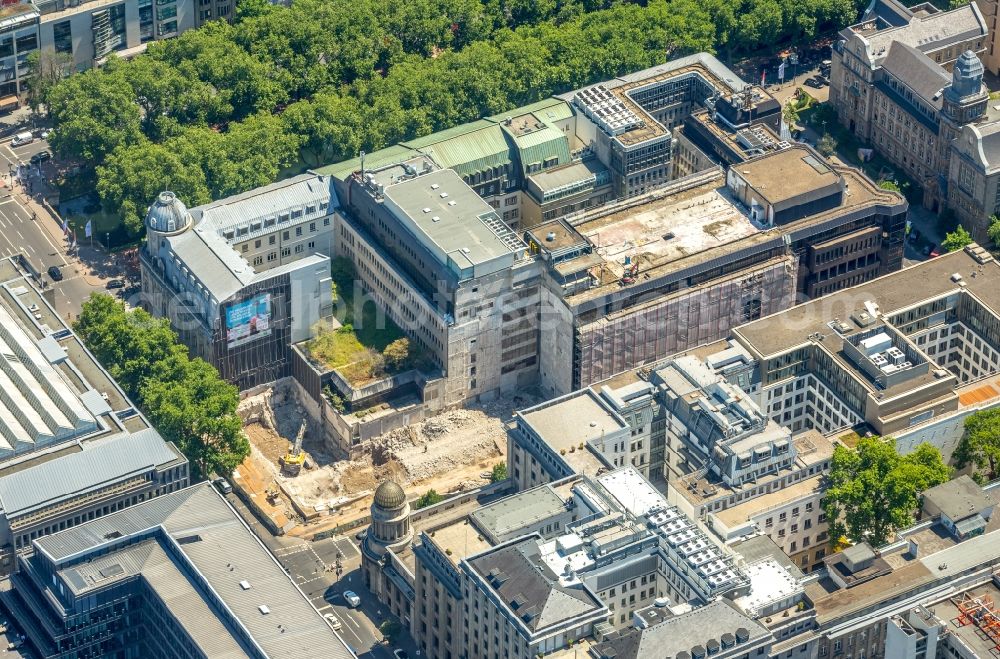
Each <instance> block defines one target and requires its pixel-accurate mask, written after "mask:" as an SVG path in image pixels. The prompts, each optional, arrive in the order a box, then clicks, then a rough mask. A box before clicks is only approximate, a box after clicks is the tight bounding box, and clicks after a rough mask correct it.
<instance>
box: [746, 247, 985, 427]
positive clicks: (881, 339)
mask: <svg viewBox="0 0 1000 659" xmlns="http://www.w3.org/2000/svg"><path fill="white" fill-rule="evenodd" d="M997 267H998V266H997V263H996V261H995V260H994V259H993V258H992V257H991V256H990V255H989V253H988V252H986V251H985V250H983V249H982V248H981V247H979V246H978V245H976V244H972V245H970V246H968V247H966V248H965V249H964V250H959V251H957V252H954V253H951V254H946V255H944V256H942V257H939V258H937V259H934V260H932V261H929V262H926V263H923V264H920V265H918V266H917V267H914V268H909V269H905V270H902V271H900V272H898V273H893V274H891V275H888V276H885V277H882V278H880V279H877V280H875V281H872V282H868V283H866V284H862V285H860V286H857V287H855V288H852V289H848V290H846V291H841V292H839V293H836V294H834V296H833V297H830V298H827V299H825V300H814V301H812V302H808V303H806V304H803V305H800V306H798V307H795V308H792V309H789V310H787V311H784V312H781V313H778V314H775V315H773V316H770V317H768V318H763V319H761V320H758V321H755V322H753V323H749V324H747V325H743V326H741V327H738V328H736V329H735V330H734V331H733V336H734V338H735V340H736V341H737V342H738V343H739V344H740V345H742V346H743V348H744V349H746V350H747V352H749V353H750V354H751V355H752V356H753V360H754V361H755V362H756V363H757V364H758V365H759V382H760V388H759V389H758V390H757V391H756V392H755V393H754V394H753V395H754V396H755V399H756V402H757V404H758V405H759V406H760V407H761V409H764V410H767V413H768V414H770V416H771V418H772V419H774V420H775V421H778V422H779V423H782V424H790V426H791V428H792V430H793V432H794V431H797V430H798V429H801V428H813V429H816V430H818V431H819V432H821V433H823V434H827V435H829V434H831V433H834V432H839V431H844V430H848V429H850V428H852V427H854V426H859V425H863V426H864V427H865V428H868V429H870V430H871V432H873V433H874V434H877V435H894V434H896V433H899V432H903V431H907V430H908V429H910V428H911V427H913V426H916V425H917V424H920V423H925V422H928V421H930V420H932V419H937V418H939V417H941V416H945V415H949V414H951V413H954V412H956V411H958V410H959V409H960V407H964V406H965V405H966V404H968V399H967V400H966V403H963V402H962V400H961V399H962V394H963V393H964V392H965V391H969V390H972V389H975V388H977V387H976V385H974V384H973V383H974V382H975V381H977V380H981V379H983V378H985V377H986V376H990V375H993V374H995V373H996V372H997V370H998V360H1000V351H998V350H997V348H996V347H995V346H1000V336H995V334H996V329H997V326H998V325H997V304H996V301H994V300H993V292H992V284H991V282H992V280H993V279H994V278H995V277H996V276H997ZM966 385H970V386H968V387H966ZM980 386H981V385H980Z"/></svg>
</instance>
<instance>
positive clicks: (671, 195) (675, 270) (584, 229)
mask: <svg viewBox="0 0 1000 659" xmlns="http://www.w3.org/2000/svg"><path fill="white" fill-rule="evenodd" d="M835 169H836V171H837V172H838V173H840V175H841V176H843V178H844V182H845V191H844V194H843V197H842V199H841V203H840V205H839V206H837V207H835V208H831V209H829V210H826V211H822V212H819V213H816V214H814V215H809V216H807V217H804V218H800V219H798V220H795V221H794V222H790V223H788V224H786V225H784V226H781V227H775V228H772V229H768V230H766V231H764V230H756V231H754V232H749V233H748V235H744V236H742V237H739V238H733V239H729V240H720V241H717V242H716V243H715V244H708V243H706V244H705V249H702V250H698V251H693V252H684V253H681V251H680V250H678V251H676V252H675V253H673V254H670V255H668V256H667V257H665V258H660V259H655V258H654V259H649V258H645V259H644V258H643V257H642V256H641V255H640V256H639V259H640V272H641V273H642V277H640V280H639V281H637V282H636V283H635V284H626V285H624V286H623V285H622V281H621V271H622V270H621V265H620V264H618V265H613V264H608V263H606V264H604V268H606V269H607V272H602V273H600V284H599V285H597V286H594V287H592V288H589V289H586V290H584V291H581V292H579V293H575V294H573V295H569V296H567V297H566V302H567V303H568V304H570V305H572V306H574V307H578V306H580V305H584V304H589V303H592V302H593V301H595V300H600V299H601V298H607V297H611V296H616V297H621V298H624V297H626V296H628V295H629V294H630V292H629V289H630V288H632V287H635V286H648V285H649V282H648V281H647V280H648V279H654V278H655V279H659V280H662V281H671V280H672V279H673V278H683V277H685V276H686V275H687V274H689V273H690V272H692V270H693V269H696V268H698V267H700V266H701V264H704V263H705V262H707V261H712V262H721V261H725V260H728V259H738V258H742V257H743V255H745V250H747V249H755V248H762V247H763V246H766V245H771V246H777V245H778V242H779V241H780V240H781V237H782V235H783V234H789V233H792V234H794V233H795V232H798V231H801V230H805V229H807V228H809V227H812V226H814V225H821V224H824V223H827V222H829V221H830V220H833V219H835V218H839V217H844V216H846V215H847V214H848V213H850V212H851V211H860V210H862V209H867V208H871V207H872V206H873V205H876V204H877V205H880V206H883V207H898V206H900V205H903V204H905V203H906V200H905V199H903V197H902V196H901V195H899V194H897V193H894V192H890V191H888V190H882V189H881V188H879V187H878V186H876V185H875V184H874V183H873V182H872V181H871V179H869V178H868V177H866V176H865V175H864V174H863V173H861V172H860V171H858V170H856V169H853V168H850V167H837V168H835ZM719 176H720V179H717V180H716V181H715V182H714V183H711V184H701V185H697V186H693V187H691V188H689V189H687V190H682V191H670V190H666V191H664V190H661V189H657V190H654V191H652V192H648V193H646V196H645V197H643V198H642V201H641V202H638V203H637V201H636V200H635V199H630V200H626V202H620V203H619V204H617V205H612V206H613V207H614V208H617V210H613V211H611V212H610V213H609V212H608V211H607V209H606V208H597V209H594V210H592V211H588V212H585V213H584V214H583V215H582V216H581V217H580V218H579V219H578V220H574V226H576V227H577V229H578V230H580V231H581V233H596V232H598V231H599V229H600V227H602V226H604V225H605V224H608V225H613V224H614V222H615V220H614V218H616V217H618V218H622V219H624V218H627V217H628V216H629V215H631V214H636V213H643V212H645V211H647V210H652V211H654V212H657V211H656V209H657V208H659V207H662V206H664V205H669V204H673V203H676V202H679V203H681V205H683V204H684V201H685V200H687V199H690V198H691V197H694V196H699V195H701V194H706V193H707V192H709V191H710V190H717V189H719V188H720V187H721V185H720V180H721V173H720V174H719ZM665 233H666V232H664V234H665ZM664 234H661V237H662V235H664ZM654 235H655V234H654ZM565 263H567V264H572V263H573V261H567V262H565ZM560 265H562V264H560ZM609 266H610V267H609ZM595 270H596V269H595Z"/></svg>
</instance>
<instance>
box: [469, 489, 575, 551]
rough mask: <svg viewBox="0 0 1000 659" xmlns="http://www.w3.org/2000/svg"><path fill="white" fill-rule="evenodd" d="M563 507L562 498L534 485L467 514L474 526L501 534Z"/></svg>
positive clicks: (544, 516)
mask: <svg viewBox="0 0 1000 659" xmlns="http://www.w3.org/2000/svg"><path fill="white" fill-rule="evenodd" d="M565 510H566V501H565V499H564V498H563V497H561V496H559V495H558V494H556V493H555V491H554V490H553V489H552V488H551V487H549V486H548V485H543V486H541V487H535V488H532V489H530V490H527V491H525V492H520V493H518V494H514V495H512V496H509V497H504V498H503V499H501V500H499V501H497V502H496V503H491V504H489V505H487V506H483V507H482V508H480V509H479V510H477V511H476V512H474V513H472V515H470V517H471V518H472V519H473V520H474V521H475V523H476V526H478V527H480V528H481V529H483V530H485V531H487V532H488V533H490V534H492V535H493V536H494V537H497V538H502V537H503V536H505V535H508V534H510V533H514V532H517V531H518V530H519V529H524V528H527V527H531V526H533V525H534V523H535V522H540V521H542V520H544V519H548V518H549V517H552V516H554V515H558V514H559V513H561V512H564V511H565Z"/></svg>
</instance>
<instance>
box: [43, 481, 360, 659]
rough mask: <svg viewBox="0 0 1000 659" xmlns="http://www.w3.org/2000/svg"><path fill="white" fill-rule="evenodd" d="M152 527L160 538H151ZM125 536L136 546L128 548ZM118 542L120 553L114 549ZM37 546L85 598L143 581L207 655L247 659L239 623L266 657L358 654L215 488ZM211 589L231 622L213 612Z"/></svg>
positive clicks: (173, 497)
mask: <svg viewBox="0 0 1000 659" xmlns="http://www.w3.org/2000/svg"><path fill="white" fill-rule="evenodd" d="M149 529H158V531H157V532H154V534H152V535H149ZM162 534H166V535H168V536H170V540H168V539H167V538H165V537H164V536H163V535H162ZM129 536H134V537H135V540H136V542H135V543H134V544H127V545H126V544H124V539H125V538H127V537H129ZM143 536H145V537H146V538H147V540H143V539H142V538H143ZM109 538H110V540H109ZM112 543H117V545H118V547H117V548H111V549H110V551H109V545H110V544H112ZM168 543H169V544H168ZM35 548H36V551H40V552H42V553H43V554H44V556H45V557H47V560H51V561H53V562H54V563H56V566H57V569H58V572H59V575H60V577H61V581H62V582H63V583H64V584H65V587H66V588H68V589H70V590H73V591H76V592H79V593H85V592H88V591H89V590H91V589H94V588H99V587H103V586H104V585H107V584H110V583H112V582H114V581H115V580H121V579H127V578H129V577H130V576H137V575H142V576H143V577H144V581H145V583H146V585H147V586H148V587H149V588H151V589H152V590H153V591H155V592H156V593H157V595H158V596H159V597H160V598H161V599H162V600H163V602H164V603H165V604H166V606H167V608H168V609H169V611H170V613H171V615H173V616H174V617H175V618H176V619H177V621H178V623H179V624H180V625H181V626H182V627H183V628H184V629H185V630H186V631H187V633H188V634H189V635H190V636H191V639H192V640H193V642H194V644H195V645H196V646H197V647H199V648H201V649H202V651H204V652H205V653H206V654H207V655H208V656H211V657H239V656H246V655H247V654H249V652H248V650H247V648H246V647H245V644H244V641H242V640H241V638H240V635H239V633H238V631H237V629H235V628H234V627H233V625H235V624H237V621H238V624H240V625H241V626H242V627H243V628H244V629H245V630H246V631H247V632H248V633H249V634H250V636H252V637H253V640H254V642H255V643H256V644H257V645H258V646H259V647H260V651H261V652H263V653H265V654H266V655H267V656H269V657H275V658H279V657H289V658H291V657H303V656H313V655H314V654H315V652H316V648H318V647H322V648H323V649H324V653H325V654H327V655H328V656H331V657H341V658H344V659H346V658H348V657H351V656H353V654H352V653H351V652H350V651H349V650H348V648H347V647H346V645H345V644H344V642H343V641H342V640H341V639H340V638H339V637H338V636H337V635H336V633H335V632H334V631H333V630H332V629H331V628H330V627H329V625H327V624H326V621H324V620H323V618H322V616H321V615H320V614H319V612H318V611H317V610H316V609H315V608H314V607H313V606H312V604H310V602H309V600H308V599H307V598H306V596H305V595H304V594H303V593H302V591H301V590H299V588H298V587H297V586H296V585H295V583H294V582H293V581H292V579H291V577H290V576H289V575H288V574H286V573H285V570H284V569H283V568H282V567H281V565H280V564H279V563H278V561H277V560H276V559H275V558H274V556H272V555H271V554H270V552H268V550H267V549H266V548H265V547H264V545H263V544H262V543H261V542H260V540H259V539H258V538H257V537H256V536H255V535H254V534H253V532H252V531H251V530H250V529H249V528H248V527H247V526H246V525H245V524H244V523H243V521H242V520H241V519H240V518H239V516H238V515H237V514H236V512H235V511H234V510H233V509H232V508H230V506H229V505H228V504H227V503H226V501H225V500H224V499H223V498H222V496H221V495H220V494H219V493H218V492H216V491H215V489H214V488H213V487H212V485H211V483H208V482H203V483H200V484H198V485H193V486H191V487H189V488H186V489H183V490H179V491H177V492H173V493H170V494H165V495H162V496H160V497H157V498H155V499H151V500H149V501H147V502H144V503H140V504H138V505H135V506H132V507H130V508H127V509H125V510H122V511H120V512H117V513H113V514H110V515H106V516H104V517H101V518H99V519H96V520H93V521H90V522H86V523H84V524H80V525H79V526H75V527H73V528H71V529H67V530H65V531H61V532H59V533H54V534H52V535H49V536H45V537H42V538H40V539H38V540H36V541H35ZM40 558H42V556H35V557H33V558H32V559H31V560H38V559H40ZM202 580H204V582H205V585H203V584H202V583H201V581H202ZM242 582H246V583H247V584H248V585H249V588H246V587H244V586H243V585H241V584H242ZM206 585H207V586H209V587H210V588H211V592H212V593H213V594H214V596H217V597H218V598H220V599H221V601H222V603H223V604H224V606H225V607H226V608H228V610H229V611H230V612H231V614H232V616H233V617H234V618H235V620H234V621H233V622H230V621H228V620H226V619H225V618H224V617H222V616H220V615H219V614H218V613H217V611H218V608H217V606H216V604H215V603H213V602H211V601H210V599H209V596H208V595H206ZM49 587H52V586H51V585H49ZM53 597H54V596H53ZM261 606H264V607H266V610H267V611H268V613H267V614H266V615H265V614H263V612H262V611H261V610H260V607H261Z"/></svg>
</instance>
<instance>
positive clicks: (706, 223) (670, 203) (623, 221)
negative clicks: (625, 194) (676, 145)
mask: <svg viewBox="0 0 1000 659" xmlns="http://www.w3.org/2000/svg"><path fill="white" fill-rule="evenodd" d="M665 201H666V203H664V201H658V202H653V203H649V204H645V205H643V206H639V207H636V208H630V209H628V210H624V211H621V212H618V213H614V214H612V215H608V216H605V217H600V218H597V219H595V220H592V221H589V222H585V223H583V224H580V225H579V226H577V227H576V228H577V230H578V231H579V232H580V233H582V234H583V235H584V236H585V237H586V238H587V239H588V240H589V241H590V242H591V243H593V245H594V246H595V248H596V251H597V253H598V254H600V255H601V256H602V257H603V258H604V260H605V261H606V262H607V263H606V267H607V268H609V269H611V270H612V271H614V272H615V274H616V276H621V274H622V272H623V271H624V267H623V265H622V264H623V262H624V260H625V258H626V257H630V258H631V259H632V260H635V259H640V260H641V262H643V263H644V267H654V266H657V265H660V264H663V263H667V262H670V261H674V260H676V259H679V258H683V257H686V256H692V255H696V254H700V253H702V252H705V251H707V250H711V249H713V248H715V247H718V246H720V245H725V244H727V243H731V242H733V241H736V240H739V239H741V238H745V237H747V236H751V235H753V234H755V233H758V232H759V231H761V230H762V227H760V226H757V225H755V224H754V223H753V222H752V221H751V220H750V217H749V215H747V213H746V212H745V211H744V209H743V208H742V207H741V206H739V205H738V204H737V203H736V202H735V201H734V200H733V197H732V195H731V194H730V193H729V190H728V188H726V186H724V185H722V186H719V185H718V184H709V185H705V186H700V187H697V188H694V189H691V190H685V191H683V192H681V193H679V194H677V195H675V196H671V197H668V198H667V200H665Z"/></svg>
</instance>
